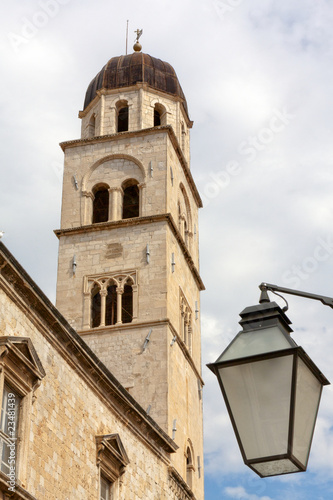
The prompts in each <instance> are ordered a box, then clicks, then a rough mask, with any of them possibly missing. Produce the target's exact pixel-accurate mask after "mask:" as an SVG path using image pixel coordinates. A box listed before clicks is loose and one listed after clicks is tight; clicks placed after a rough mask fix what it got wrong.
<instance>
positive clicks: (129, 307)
mask: <svg viewBox="0 0 333 500" xmlns="http://www.w3.org/2000/svg"><path fill="white" fill-rule="evenodd" d="M132 319H133V290H132V287H131V286H130V285H125V286H124V293H123V296H122V321H123V323H131V322H132Z"/></svg>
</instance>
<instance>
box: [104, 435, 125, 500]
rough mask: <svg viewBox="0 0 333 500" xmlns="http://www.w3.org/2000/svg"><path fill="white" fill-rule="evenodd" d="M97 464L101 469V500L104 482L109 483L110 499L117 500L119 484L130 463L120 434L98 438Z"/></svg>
mask: <svg viewBox="0 0 333 500" xmlns="http://www.w3.org/2000/svg"><path fill="white" fill-rule="evenodd" d="M95 439H96V448H97V450H96V462H97V466H98V469H99V498H100V500H103V499H102V496H101V494H102V492H101V488H102V480H104V481H106V482H108V483H109V487H110V490H109V499H106V500H117V498H118V494H117V492H118V491H119V482H120V478H121V476H122V475H123V474H124V473H125V470H126V466H127V465H128V464H129V463H130V461H129V458H128V455H127V453H126V450H125V447H124V445H123V443H122V441H121V439H120V436H119V434H105V435H98V436H96V438H95Z"/></svg>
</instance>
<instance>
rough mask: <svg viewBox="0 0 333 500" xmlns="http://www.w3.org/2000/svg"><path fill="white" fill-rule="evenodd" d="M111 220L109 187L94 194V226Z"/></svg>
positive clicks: (102, 188)
mask: <svg viewBox="0 0 333 500" xmlns="http://www.w3.org/2000/svg"><path fill="white" fill-rule="evenodd" d="M108 219H109V190H108V188H107V187H100V188H98V189H97V190H96V192H95V193H94V202H93V218H92V222H93V224H95V223H97V222H106V221H107V220H108Z"/></svg>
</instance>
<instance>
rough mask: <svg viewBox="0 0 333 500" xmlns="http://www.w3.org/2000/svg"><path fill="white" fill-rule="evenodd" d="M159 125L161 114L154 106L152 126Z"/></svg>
mask: <svg viewBox="0 0 333 500" xmlns="http://www.w3.org/2000/svg"><path fill="white" fill-rule="evenodd" d="M159 125H161V115H160V113H159V111H158V110H157V109H156V108H155V109H154V127H158V126H159Z"/></svg>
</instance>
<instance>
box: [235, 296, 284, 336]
mask: <svg viewBox="0 0 333 500" xmlns="http://www.w3.org/2000/svg"><path fill="white" fill-rule="evenodd" d="M240 317H241V320H240V321H239V324H240V325H241V326H242V327H243V329H244V330H249V329H251V328H256V327H257V326H258V324H261V323H263V322H265V323H266V324H268V323H280V324H281V326H283V328H284V329H285V330H286V331H287V332H288V333H290V332H292V331H293V330H292V328H291V327H290V326H289V325H291V321H290V319H289V318H288V316H287V315H286V314H285V312H284V311H283V310H282V309H281V307H280V306H279V305H278V304H277V303H276V302H264V303H262V304H258V305H256V306H249V307H246V308H245V309H243V311H242V312H241V313H240Z"/></svg>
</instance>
